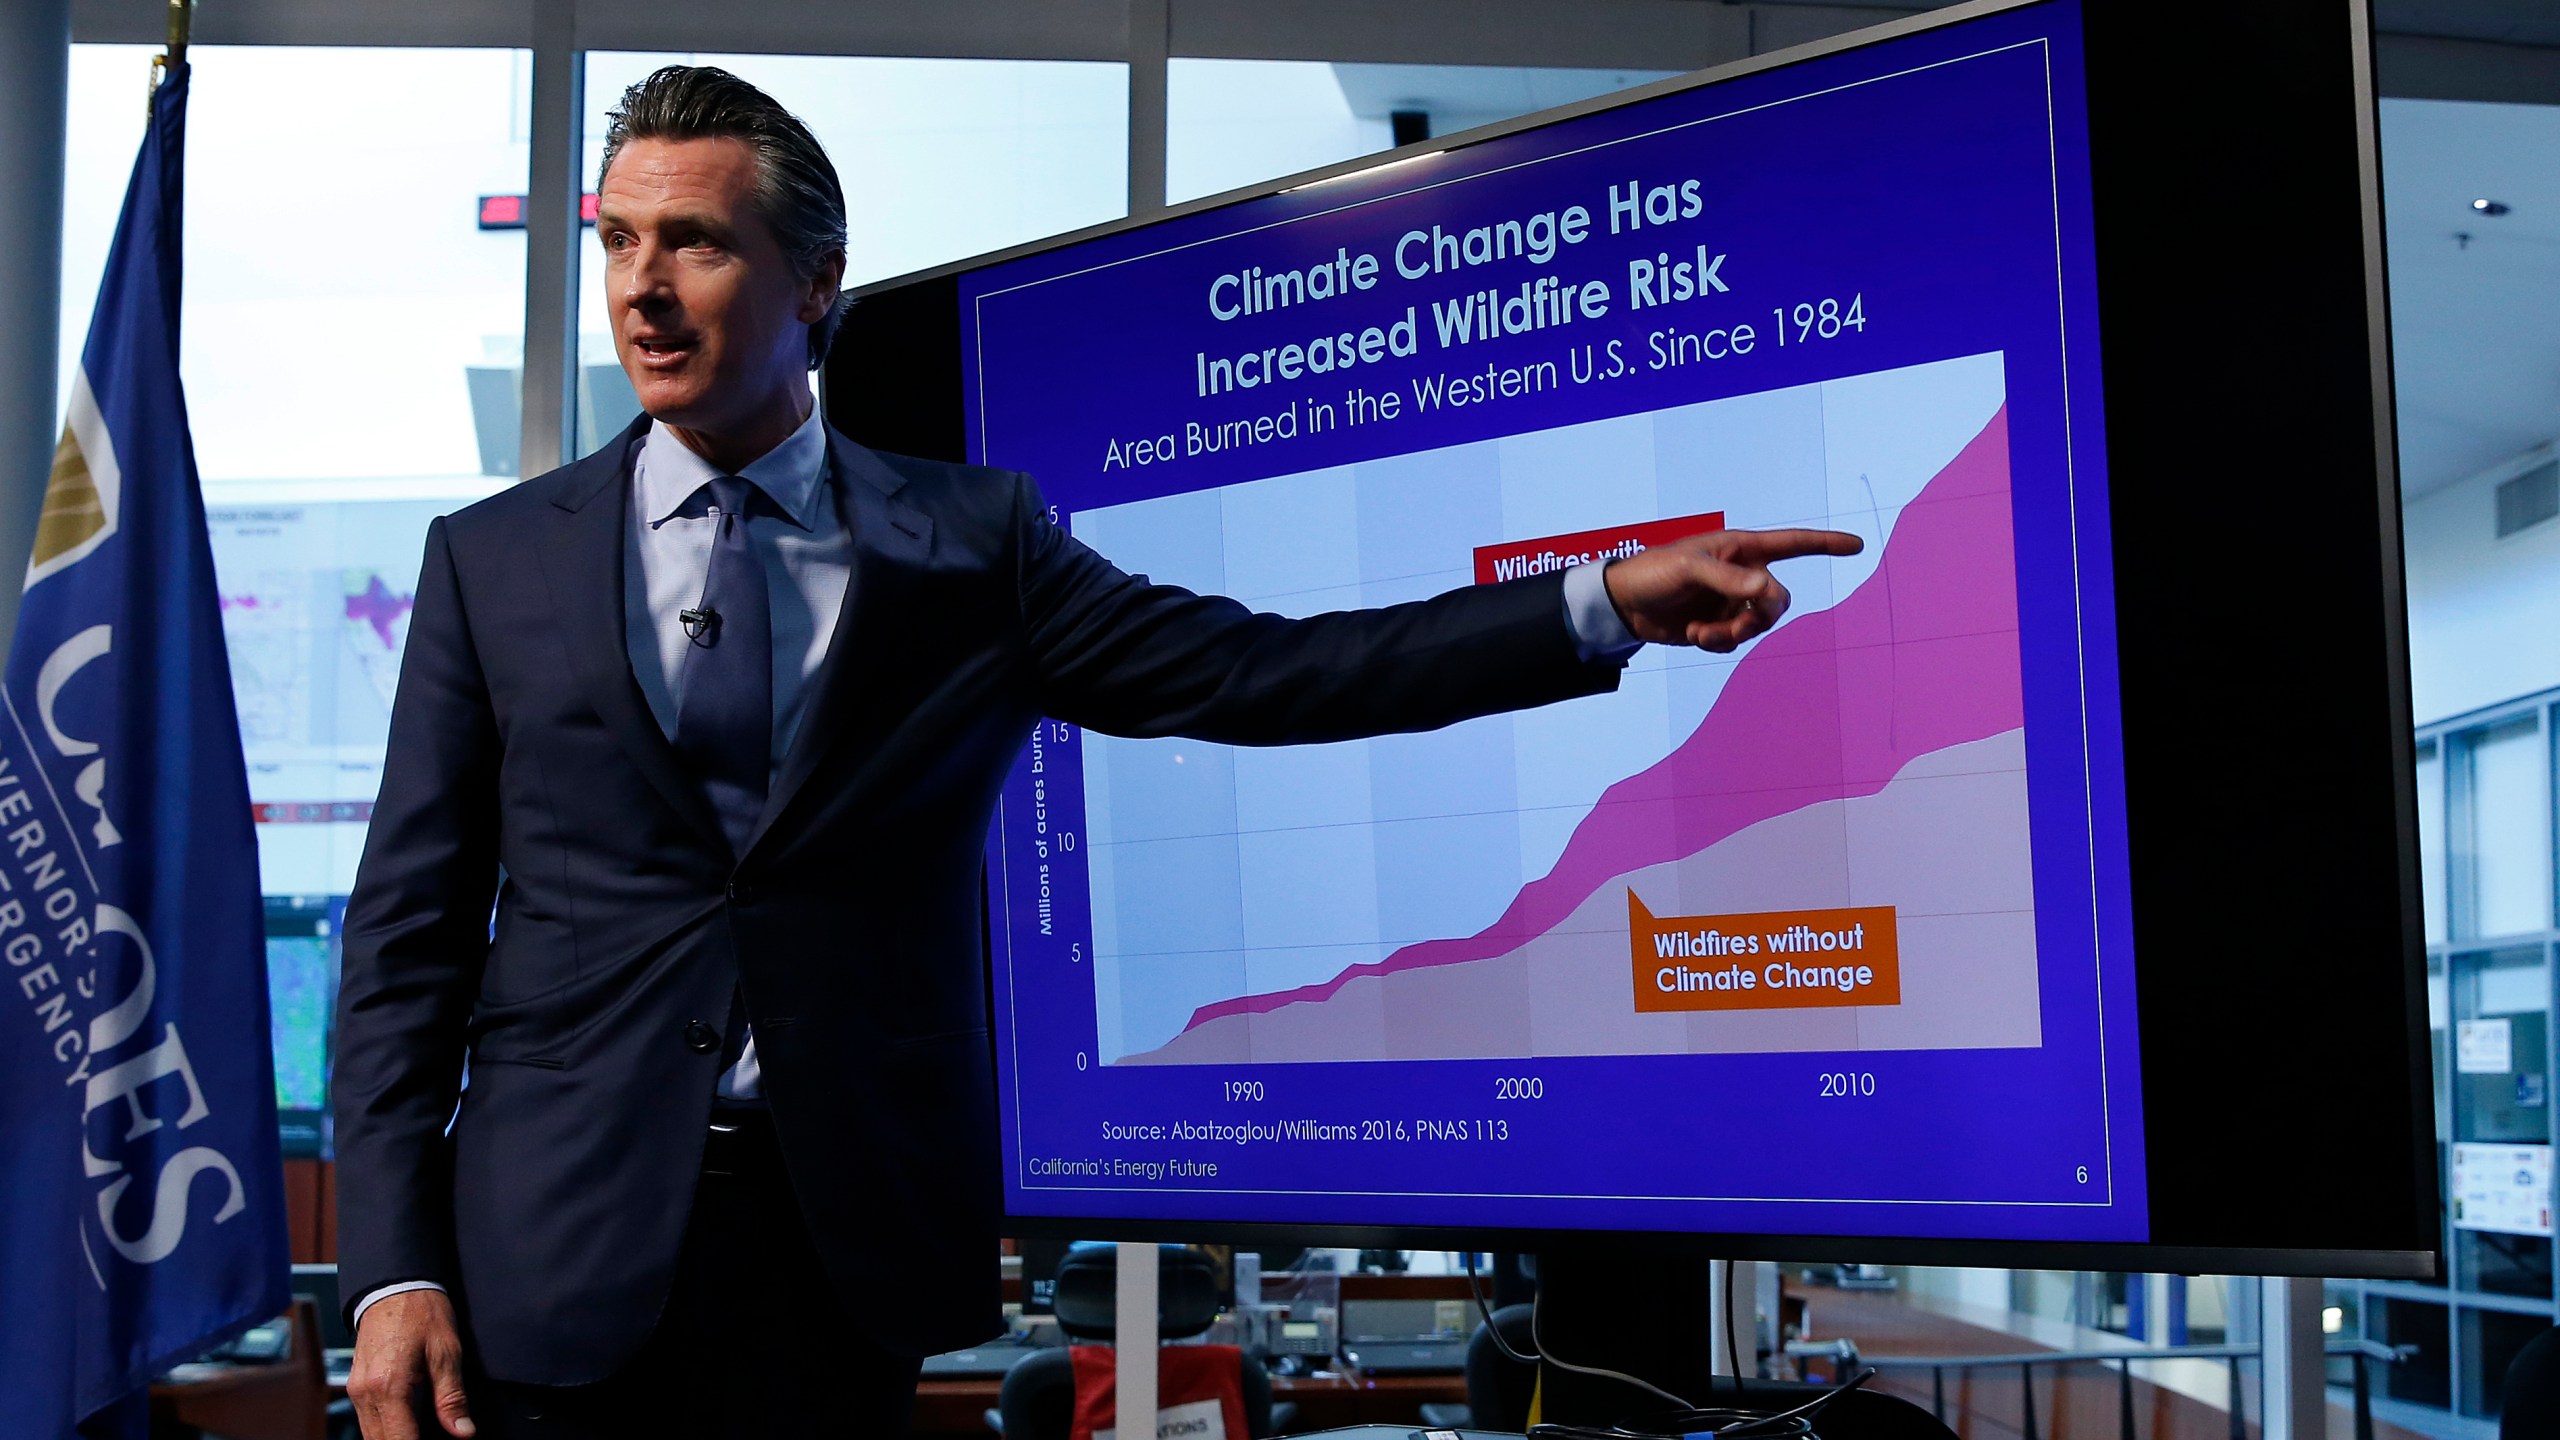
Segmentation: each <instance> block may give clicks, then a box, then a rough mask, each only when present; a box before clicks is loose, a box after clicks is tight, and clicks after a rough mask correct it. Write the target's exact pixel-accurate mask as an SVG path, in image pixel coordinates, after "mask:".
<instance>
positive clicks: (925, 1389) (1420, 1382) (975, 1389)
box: [915, 1374, 1467, 1437]
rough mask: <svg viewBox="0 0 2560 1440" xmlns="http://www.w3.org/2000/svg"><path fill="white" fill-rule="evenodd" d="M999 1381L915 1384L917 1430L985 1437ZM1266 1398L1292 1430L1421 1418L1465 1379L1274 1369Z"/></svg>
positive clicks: (1456, 1397) (1451, 1400)
mask: <svg viewBox="0 0 2560 1440" xmlns="http://www.w3.org/2000/svg"><path fill="white" fill-rule="evenodd" d="M1002 1383H1003V1382H1002V1381H1000V1380H997V1379H994V1378H972V1379H966V1380H927V1381H925V1382H923V1383H922V1384H920V1385H918V1386H917V1387H916V1419H915V1431H916V1433H917V1434H918V1435H935V1436H962V1435H970V1436H978V1437H985V1436H987V1435H989V1434H990V1433H991V1432H990V1431H989V1430H988V1429H987V1418H986V1417H987V1412H988V1411H990V1410H992V1409H994V1408H995V1406H996V1391H997V1389H998V1388H999V1387H1000V1386H1001V1385H1002ZM1271 1398H1272V1399H1273V1400H1275V1401H1280V1400H1285V1401H1288V1402H1290V1403H1292V1404H1295V1405H1296V1406H1297V1407H1298V1419H1297V1423H1296V1424H1295V1425H1294V1426H1293V1427H1292V1428H1293V1429H1297V1430H1330V1429H1334V1428H1336V1427H1338V1426H1343V1425H1402V1426H1405V1427H1407V1428H1408V1429H1410V1428H1412V1427H1414V1426H1418V1425H1420V1424H1421V1423H1422V1407H1423V1406H1424V1405H1427V1404H1435V1403H1436V1404H1451V1405H1463V1404H1465V1403H1466V1399H1467V1382H1466V1379H1465V1377H1463V1376H1458V1375H1381V1376H1353V1375H1340V1374H1326V1375H1294V1376H1291V1375H1275V1376H1273V1377H1271Z"/></svg>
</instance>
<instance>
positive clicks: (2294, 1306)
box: [2258, 1275, 2329, 1440]
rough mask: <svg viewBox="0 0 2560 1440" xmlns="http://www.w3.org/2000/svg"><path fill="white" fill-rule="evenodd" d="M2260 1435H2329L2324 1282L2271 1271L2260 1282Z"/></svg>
mask: <svg viewBox="0 0 2560 1440" xmlns="http://www.w3.org/2000/svg"><path fill="white" fill-rule="evenodd" d="M2258 1284H2259V1287H2260V1288H2259V1292H2258V1293H2259V1305H2258V1343H2259V1345H2260V1346H2261V1348H2262V1354H2263V1360H2262V1362H2261V1364H2260V1367H2259V1377H2260V1378H2259V1401H2258V1404H2259V1418H2260V1421H2261V1425H2260V1429H2259V1436H2260V1440H2328V1436H2329V1386H2328V1356H2327V1354H2326V1348H2327V1344H2328V1337H2327V1336H2326V1335H2324V1334H2323V1333H2322V1332H2321V1329H2320V1282H2319V1281H2317V1280H2305V1279H2301V1278H2299V1277H2295V1276H2283V1275H2270V1276H2267V1277H2266V1278H2265V1279H2262V1280H2260V1281H2259V1282H2258Z"/></svg>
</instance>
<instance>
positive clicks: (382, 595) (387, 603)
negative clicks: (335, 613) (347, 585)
mask: <svg viewBox="0 0 2560 1440" xmlns="http://www.w3.org/2000/svg"><path fill="white" fill-rule="evenodd" d="M416 603H417V602H416V601H415V600H414V599H413V598H411V597H410V596H407V595H402V594H400V593H398V592H396V591H394V590H393V589H392V588H391V587H390V586H388V585H385V584H383V583H382V577H381V576H379V575H375V576H371V577H369V578H368V579H367V580H366V582H365V587H364V590H363V591H362V592H361V593H359V594H355V595H350V596H348V597H347V618H348V619H350V620H354V621H357V622H359V623H361V624H366V625H370V626H372V627H373V633H374V634H375V635H377V636H379V637H381V640H382V645H383V648H384V649H386V650H397V649H399V648H400V637H399V636H398V635H397V634H395V633H393V629H392V627H394V626H396V625H398V624H399V623H400V617H401V616H403V615H406V614H408V613H409V607H410V606H412V605H414V604H416Z"/></svg>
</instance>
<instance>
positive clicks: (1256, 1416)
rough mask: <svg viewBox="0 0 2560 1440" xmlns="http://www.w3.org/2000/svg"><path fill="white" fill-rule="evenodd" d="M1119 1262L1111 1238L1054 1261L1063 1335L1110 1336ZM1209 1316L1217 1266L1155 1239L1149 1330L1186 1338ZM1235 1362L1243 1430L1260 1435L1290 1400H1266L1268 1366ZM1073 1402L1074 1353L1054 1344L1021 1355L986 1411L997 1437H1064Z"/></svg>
mask: <svg viewBox="0 0 2560 1440" xmlns="http://www.w3.org/2000/svg"><path fill="white" fill-rule="evenodd" d="M1119 1264H1120V1254H1119V1247H1118V1246H1113V1245H1105V1246H1098V1247H1095V1248H1093V1249H1088V1250H1076V1251H1072V1252H1070V1253H1069V1254H1068V1255H1067V1257H1066V1258H1065V1259H1063V1260H1061V1261H1059V1262H1058V1288H1057V1294H1056V1300H1055V1306H1056V1312H1057V1317H1058V1328H1059V1329H1060V1330H1062V1331H1064V1332H1065V1333H1066V1335H1067V1336H1068V1338H1069V1339H1072V1340H1109V1339H1110V1338H1111V1337H1112V1334H1113V1332H1114V1330H1115V1329H1117V1327H1118V1322H1119V1315H1118V1306H1119V1283H1120V1274H1119ZM1217 1318H1218V1281H1217V1271H1216V1270H1215V1268H1214V1267H1213V1266H1211V1264H1210V1263H1209V1257H1208V1256H1206V1255H1203V1254H1201V1253H1200V1252H1199V1251H1197V1250H1185V1249H1182V1248H1181V1247H1179V1246H1172V1245H1166V1246H1159V1247H1158V1248H1157V1250H1156V1331H1157V1333H1158V1334H1159V1335H1160V1336H1162V1337H1163V1338H1164V1339H1167V1340H1181V1339H1186V1338H1188V1337H1190V1336H1193V1335H1197V1334H1199V1333H1200V1332H1202V1331H1204V1330H1206V1329H1208V1328H1209V1324H1210V1322H1211V1321H1213V1320H1215V1319H1217ZM1242 1364H1243V1369H1242V1372H1241V1376H1240V1378H1241V1380H1242V1383H1243V1390H1244V1421H1245V1430H1246V1432H1247V1433H1248V1434H1249V1435H1251V1436H1252V1437H1253V1440H1263V1437H1265V1436H1268V1435H1271V1434H1274V1433H1275V1430H1274V1426H1275V1425H1276V1424H1283V1423H1286V1422H1287V1420H1288V1419H1290V1418H1291V1417H1292V1415H1293V1414H1294V1412H1295V1410H1296V1407H1295V1406H1290V1405H1282V1406H1274V1405H1273V1404H1272V1402H1271V1372H1270V1371H1268V1370H1266V1369H1264V1368H1263V1366H1262V1362H1261V1361H1260V1360H1257V1359H1255V1358H1254V1357H1253V1356H1251V1355H1246V1356H1243V1357H1242ZM1075 1408H1076V1374H1075V1359H1074V1356H1073V1354H1072V1353H1071V1352H1070V1351H1069V1350H1068V1349H1067V1348H1066V1347H1064V1346H1060V1347H1059V1348H1057V1349H1054V1350H1042V1351H1040V1352H1038V1353H1036V1354H1033V1355H1029V1356H1026V1357H1025V1358H1024V1359H1023V1360H1021V1361H1020V1362H1019V1363H1017V1364H1016V1365H1015V1366H1014V1367H1013V1369H1011V1370H1009V1371H1007V1372H1006V1373H1005V1377H1004V1385H1003V1387H1002V1388H1001V1389H999V1390H998V1391H997V1393H996V1413H995V1417H994V1418H995V1421H996V1427H997V1430H998V1432H999V1433H1001V1434H1002V1435H1003V1436H1004V1437H1005V1440H1065V1436H1066V1434H1067V1432H1068V1431H1069V1430H1070V1429H1071V1428H1072V1427H1073V1424H1074V1420H1075ZM1275 1411H1276V1412H1278V1413H1277V1414H1275ZM1123 1429H1124V1431H1125V1429H1126V1427H1123ZM1130 1433H1134V1432H1130Z"/></svg>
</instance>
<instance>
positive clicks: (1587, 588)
mask: <svg viewBox="0 0 2560 1440" xmlns="http://www.w3.org/2000/svg"><path fill="white" fill-rule="evenodd" d="M1616 563H1617V562H1616V561H1614V560H1603V561H1600V562H1599V563H1597V564H1592V565H1576V566H1574V567H1573V568H1572V569H1570V570H1567V571H1566V572H1564V623H1565V625H1566V626H1567V628H1569V629H1571V630H1572V631H1573V648H1574V649H1576V650H1577V651H1580V652H1581V654H1582V658H1583V659H1584V660H1624V659H1626V658H1627V657H1628V656H1630V655H1633V654H1634V653H1636V651H1638V650H1640V649H1643V648H1644V642H1643V641H1641V640H1638V639H1637V638H1636V637H1635V632H1634V631H1631V630H1629V629H1628V628H1627V622H1626V621H1624V620H1621V619H1619V618H1618V607H1617V606H1615V605H1613V604H1611V603H1610V602H1609V585H1608V581H1607V580H1606V579H1605V578H1604V577H1603V575H1602V572H1603V571H1605V570H1607V569H1608V568H1609V567H1610V566H1611V565H1613V564H1616Z"/></svg>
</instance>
